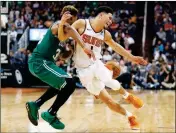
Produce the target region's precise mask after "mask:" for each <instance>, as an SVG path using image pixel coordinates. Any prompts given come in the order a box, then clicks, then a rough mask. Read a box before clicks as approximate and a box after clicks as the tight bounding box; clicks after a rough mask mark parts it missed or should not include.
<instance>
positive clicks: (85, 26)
mask: <svg viewBox="0 0 176 133" xmlns="http://www.w3.org/2000/svg"><path fill="white" fill-rule="evenodd" d="M84 20H85V25H84V31H83V32H82V33H81V34H80V36H81V35H83V34H84V32H85V31H86V29H87V22H86V19H84Z"/></svg>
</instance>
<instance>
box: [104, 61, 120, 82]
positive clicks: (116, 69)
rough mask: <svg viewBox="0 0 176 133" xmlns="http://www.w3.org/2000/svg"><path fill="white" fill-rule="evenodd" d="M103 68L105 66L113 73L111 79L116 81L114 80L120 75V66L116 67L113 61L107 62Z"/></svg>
mask: <svg viewBox="0 0 176 133" xmlns="http://www.w3.org/2000/svg"><path fill="white" fill-rule="evenodd" d="M105 66H106V67H107V68H108V69H109V70H111V71H113V78H114V79H116V78H117V77H118V76H119V75H120V73H121V69H120V66H119V65H118V63H117V62H115V61H108V62H107V63H106V64H105Z"/></svg>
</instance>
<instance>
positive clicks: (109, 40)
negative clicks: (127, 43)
mask: <svg viewBox="0 0 176 133" xmlns="http://www.w3.org/2000/svg"><path fill="white" fill-rule="evenodd" d="M104 41H105V43H106V44H107V45H109V46H110V47H111V48H112V49H113V50H114V51H115V52H116V53H118V54H120V55H121V56H124V57H126V58H127V59H128V60H130V61H131V62H134V63H136V64H139V65H147V61H145V60H144V59H143V58H142V57H139V56H133V55H132V54H131V53H129V52H128V51H127V50H125V49H124V48H123V47H122V46H121V45H120V44H118V43H116V42H115V41H114V40H113V39H112V36H111V34H110V33H109V32H108V31H107V30H106V31H105V40H104Z"/></svg>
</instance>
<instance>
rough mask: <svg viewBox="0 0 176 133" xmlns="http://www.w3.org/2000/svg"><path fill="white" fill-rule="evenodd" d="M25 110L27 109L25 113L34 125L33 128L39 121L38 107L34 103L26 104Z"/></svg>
mask: <svg viewBox="0 0 176 133" xmlns="http://www.w3.org/2000/svg"><path fill="white" fill-rule="evenodd" d="M26 109H27V113H28V118H29V120H30V121H31V123H32V124H34V125H35V126H37V125H38V119H39V115H38V114H39V113H38V110H39V107H38V106H37V104H36V103H35V102H27V103H26Z"/></svg>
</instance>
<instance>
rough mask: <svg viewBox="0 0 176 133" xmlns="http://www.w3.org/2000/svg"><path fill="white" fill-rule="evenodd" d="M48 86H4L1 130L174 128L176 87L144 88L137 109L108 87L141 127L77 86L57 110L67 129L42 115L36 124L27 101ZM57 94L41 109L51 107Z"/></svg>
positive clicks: (81, 130)
mask: <svg viewBox="0 0 176 133" xmlns="http://www.w3.org/2000/svg"><path fill="white" fill-rule="evenodd" d="M44 91H45V89H37V90H36V89H25V88H23V89H20V88H19V89H18V88H14V89H13V88H5V89H1V132H163V133H166V132H175V91H157V92H156V91H141V92H140V93H135V94H136V95H138V96H139V97H141V98H142V99H143V100H144V102H145V106H144V107H143V108H142V109H140V110H137V109H135V108H134V107H133V106H132V105H129V104H127V103H124V102H121V96H120V95H118V94H117V93H114V92H113V91H109V92H110V93H111V95H112V97H113V98H114V99H115V100H117V101H120V102H121V103H122V106H123V107H125V108H126V109H128V110H129V111H131V112H132V113H134V114H135V115H136V116H137V117H138V120H139V121H140V124H141V128H140V130H131V129H130V128H129V125H128V121H127V119H126V118H125V117H124V116H121V115H119V114H117V113H115V112H112V111H111V110H110V109H109V108H107V107H106V105H105V104H103V103H102V102H101V101H100V100H98V99H95V98H94V97H93V96H92V95H90V94H89V93H88V92H87V91H86V90H84V89H77V90H76V91H75V92H74V94H73V95H72V96H71V97H70V98H69V100H68V101H67V102H66V104H65V105H63V106H62V108H61V109H60V110H59V112H58V116H60V117H61V121H62V122H64V123H65V125H66V127H65V129H64V130H62V131H61V130H55V129H53V128H52V127H51V126H49V125H48V124H47V123H46V122H44V121H43V120H42V118H41V117H40V119H39V126H37V127H35V126H33V125H32V124H31V123H30V122H29V120H28V117H27V112H26V109H25V102H27V101H30V100H36V99H37V98H38V97H39V96H40V95H41V94H43V92H44ZM53 100H54V98H53V99H51V100H50V101H48V102H47V103H45V104H44V105H43V106H42V107H41V108H40V110H39V112H40V113H41V112H42V111H44V110H46V109H48V108H49V107H50V105H51V104H52V102H53Z"/></svg>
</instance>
